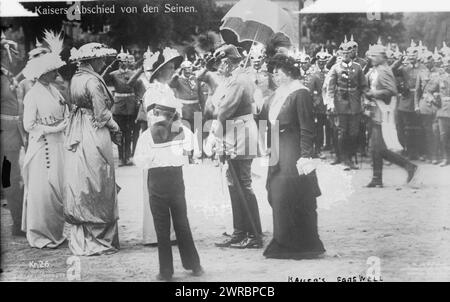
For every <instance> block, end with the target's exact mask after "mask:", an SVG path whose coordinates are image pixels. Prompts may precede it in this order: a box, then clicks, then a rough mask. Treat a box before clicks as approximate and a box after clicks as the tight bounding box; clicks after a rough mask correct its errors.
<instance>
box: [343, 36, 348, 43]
mask: <svg viewBox="0 0 450 302" xmlns="http://www.w3.org/2000/svg"><path fill="white" fill-rule="evenodd" d="M344 43H348V40H347V35H345V36H344Z"/></svg>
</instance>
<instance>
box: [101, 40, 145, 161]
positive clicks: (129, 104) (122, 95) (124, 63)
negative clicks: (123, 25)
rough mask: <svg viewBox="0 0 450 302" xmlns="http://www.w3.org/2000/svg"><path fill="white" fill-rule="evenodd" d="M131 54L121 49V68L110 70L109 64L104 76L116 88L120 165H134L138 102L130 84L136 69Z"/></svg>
mask: <svg viewBox="0 0 450 302" xmlns="http://www.w3.org/2000/svg"><path fill="white" fill-rule="evenodd" d="M128 57H129V54H128V53H125V52H124V51H123V48H122V49H121V51H120V53H119V54H118V55H117V58H116V60H117V61H118V62H119V69H117V70H115V71H113V72H109V70H110V69H111V67H112V65H113V64H111V65H109V66H108V67H107V68H106V70H105V71H104V73H103V74H102V76H103V77H104V79H105V81H106V82H107V83H111V84H112V85H113V86H114V88H115V91H114V107H113V109H112V112H113V117H114V120H115V121H116V122H117V124H118V125H119V127H120V130H121V131H122V144H121V145H119V146H118V148H119V159H120V164H119V166H125V165H127V166H129V165H132V164H133V163H132V161H131V156H132V153H131V143H132V139H133V138H132V135H133V134H132V133H133V129H134V124H135V122H134V121H135V117H136V110H137V107H138V103H137V100H136V96H135V94H134V89H133V86H132V85H129V84H128V81H129V80H130V78H131V77H132V76H133V75H134V71H132V70H131V69H130V68H129V61H130V60H129V58H128Z"/></svg>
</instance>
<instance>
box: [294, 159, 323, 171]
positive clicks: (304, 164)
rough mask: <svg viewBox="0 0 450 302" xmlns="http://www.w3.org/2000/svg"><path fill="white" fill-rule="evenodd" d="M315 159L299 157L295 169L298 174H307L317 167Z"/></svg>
mask: <svg viewBox="0 0 450 302" xmlns="http://www.w3.org/2000/svg"><path fill="white" fill-rule="evenodd" d="M317 165H318V162H317V160H313V159H312V158H305V157H301V158H300V159H299V160H298V161H297V170H298V174H299V175H308V174H309V173H311V172H312V171H314V170H315V169H316V168H317Z"/></svg>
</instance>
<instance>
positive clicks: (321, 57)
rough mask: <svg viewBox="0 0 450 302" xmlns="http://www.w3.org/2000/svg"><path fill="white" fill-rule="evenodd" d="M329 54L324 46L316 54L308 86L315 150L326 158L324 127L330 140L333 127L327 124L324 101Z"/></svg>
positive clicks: (318, 154) (316, 153)
mask: <svg viewBox="0 0 450 302" xmlns="http://www.w3.org/2000/svg"><path fill="white" fill-rule="evenodd" d="M329 56H330V55H329V54H328V53H327V52H325V51H324V49H323V48H322V49H321V51H320V52H318V53H317V54H316V64H315V68H314V70H313V72H312V74H311V76H310V77H309V80H308V85H307V86H306V87H307V88H308V89H309V91H310V93H311V96H312V99H313V106H314V122H315V130H316V133H315V139H314V149H315V150H314V152H315V155H317V156H318V157H320V158H324V157H323V155H322V153H321V152H322V147H323V145H324V127H325V128H326V129H327V131H326V137H327V140H329V137H330V136H331V129H330V127H328V125H327V115H326V106H325V104H324V102H323V97H322V87H323V83H324V81H325V76H326V74H327V72H328V70H327V69H326V68H325V65H326V63H327V62H328V59H329Z"/></svg>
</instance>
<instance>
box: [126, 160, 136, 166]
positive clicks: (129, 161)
mask: <svg viewBox="0 0 450 302" xmlns="http://www.w3.org/2000/svg"><path fill="white" fill-rule="evenodd" d="M126 165H127V166H134V162H133V161H132V160H131V159H129V160H127V163H126Z"/></svg>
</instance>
